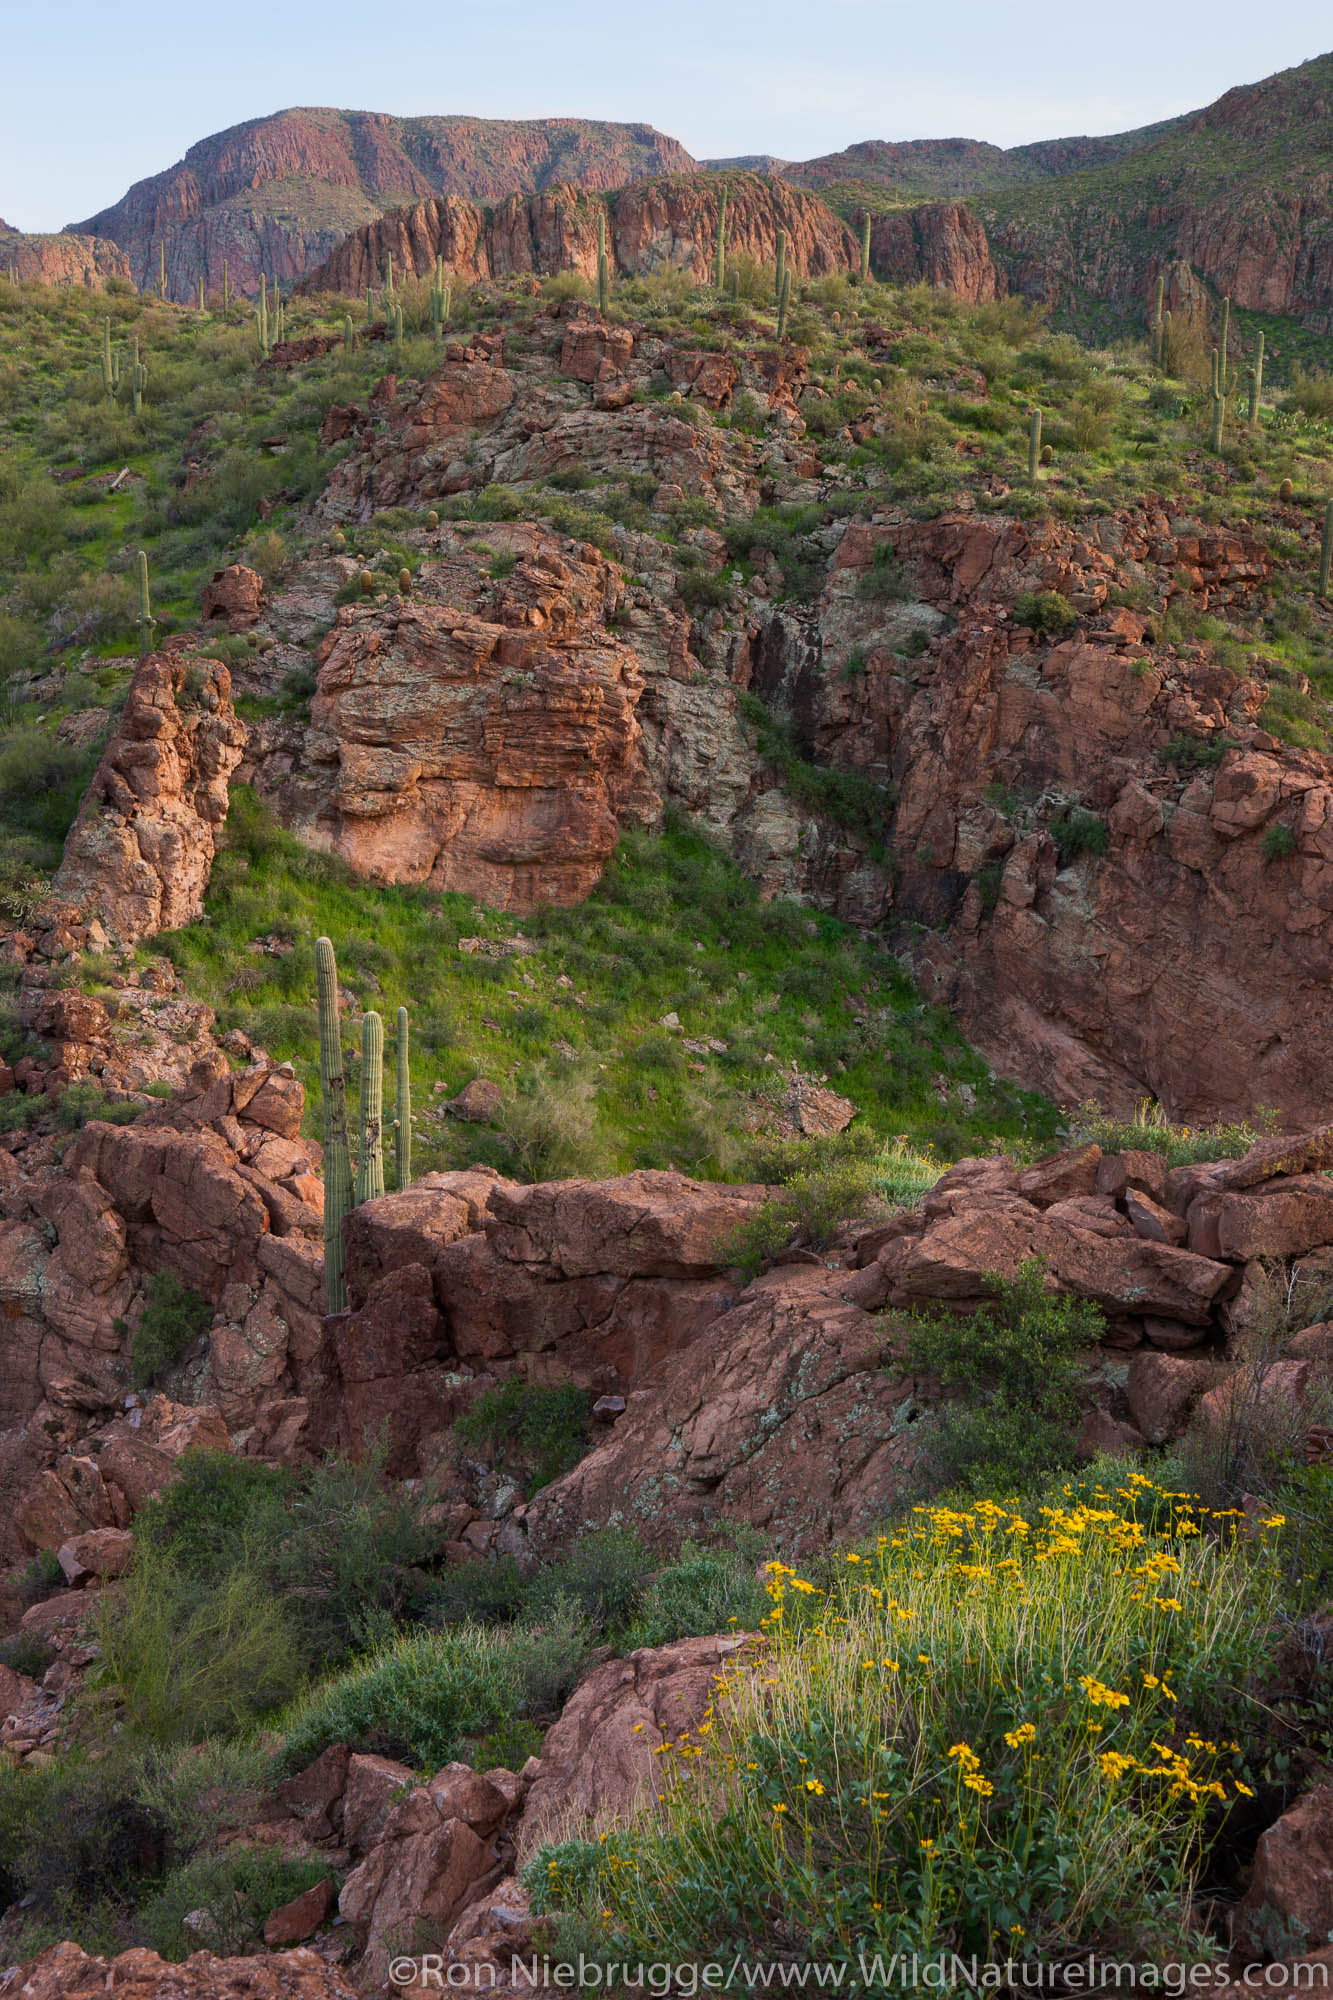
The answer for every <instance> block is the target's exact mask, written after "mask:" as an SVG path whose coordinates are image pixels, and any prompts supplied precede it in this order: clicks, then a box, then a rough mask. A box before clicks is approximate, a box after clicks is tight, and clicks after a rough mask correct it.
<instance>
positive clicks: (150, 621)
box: [135, 549, 157, 659]
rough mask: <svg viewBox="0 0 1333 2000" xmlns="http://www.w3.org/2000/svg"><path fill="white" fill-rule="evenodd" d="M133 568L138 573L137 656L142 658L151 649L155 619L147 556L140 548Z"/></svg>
mask: <svg viewBox="0 0 1333 2000" xmlns="http://www.w3.org/2000/svg"><path fill="white" fill-rule="evenodd" d="M135 568H136V570H137V571H138V575H139V657H140V659H144V658H146V657H147V655H148V654H149V653H151V652H152V650H153V627H154V626H155V625H156V624H157V620H156V618H154V616H153V600H152V598H151V597H150V595H149V592H148V557H147V555H146V554H145V553H144V551H143V550H142V549H140V551H139V555H138V559H137V561H136V563H135Z"/></svg>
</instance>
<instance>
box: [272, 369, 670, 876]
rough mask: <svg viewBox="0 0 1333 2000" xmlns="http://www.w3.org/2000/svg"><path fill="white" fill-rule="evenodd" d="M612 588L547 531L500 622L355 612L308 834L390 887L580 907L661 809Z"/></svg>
mask: <svg viewBox="0 0 1333 2000" xmlns="http://www.w3.org/2000/svg"><path fill="white" fill-rule="evenodd" d="M496 372H497V373H498V371H496ZM615 595H616V579H615V577H614V575H613V573H612V571H611V569H610V566H609V565H608V564H607V563H606V562H605V561H604V560H603V558H602V557H600V556H599V555H598V553H597V551H596V550H595V549H592V548H585V549H566V550H562V549H561V548H560V547H559V545H558V544H557V543H556V542H555V541H554V540H553V539H551V538H549V537H543V536H542V535H541V534H540V532H535V531H534V532H530V534H529V535H528V537H527V547H526V549H525V551H524V556H523V559H522V560H521V561H519V563H518V565H517V567H516V568H515V570H514V573H513V575H512V576H511V577H509V578H508V579H506V581H505V583H504V585H503V586H502V587H501V588H500V589H498V590H497V591H495V593H494V597H493V601H492V603H491V605H490V606H489V607H488V608H487V615H484V616H477V615H475V614H469V613H467V612H465V611H463V610H461V609H459V608H456V607H455V606H453V605H448V604H440V603H438V602H437V603H432V602H423V601H419V600H414V601H409V602H406V603H403V604H401V605H400V606H399V608H397V609H395V610H392V611H389V612H388V613H385V612H381V611H379V610H378V609H376V608H371V609H369V610H367V611H360V610H357V609H355V608H353V607H350V606H349V607H345V608H344V609H343V610H342V611H341V612H340V613H339V624H338V626H337V628H336V629H335V630H334V632H333V633H331V634H330V636H329V638H328V639H327V640H325V642H324V643H323V645H322V646H321V648H320V653H319V661H320V676H319V691H318V693H317V695H316V697H315V700H314V704H313V710H312V727H311V731H310V735H309V737H308V738H307V760H308V768H310V769H311V770H312V771H313V772H314V773H315V776H316V785H309V784H307V786H305V787H304V788H303V794H302V798H301V807H302V808H303V811H302V815H301V821H300V822H299V823H300V824H302V830H303V831H305V832H306V835H307V837H308V838H311V839H313V840H315V841H317V842H320V843H321V844H327V845H329V846H331V847H332V848H333V849H334V850H335V851H336V852H337V853H338V854H340V855H341V856H342V858H343V859H344V860H346V861H348V862H349V863H350V865H351V866H352V867H354V868H355V869H356V870H357V872H358V873H359V874H363V875H369V876H371V877H372V878H374V879H376V880H380V881H389V882H426V883H429V884H430V885H431V887H433V888H439V889H446V890H459V891H461V892H463V893H464V894H466V895H471V896H475V897H476V898H477V899H478V900H479V901H481V902H484V903H489V904H491V905H492V906H494V907H497V908H502V909H517V910H528V909H531V908H533V907H534V905H536V904H538V903H550V902H554V903H575V902H578V901H580V900H581V899H582V898H583V897H584V896H586V895H587V893H588V891H589V890H590V889H591V888H592V886H593V884H594V883H595V882H596V881H597V879H598V877H599V876H600V874H601V872H602V869H603V868H604V866H605V864H606V862H607V861H608V860H609V858H610V856H611V853H612V850H613V849H614V847H615V844H616V840H617V838H618V837H619V832H620V829H621V827H622V826H625V825H633V824H636V823H638V824H645V823H647V822H648V821H650V820H651V819H652V818H653V817H654V816H655V813H656V811H657V809H658V807H659V804H660V801H659V800H658V798H657V795H656V793H655V792H654V791H653V789H652V786H651V784H650V782H649V779H648V775H647V771H646V769H645V761H644V756H643V747H642V732H641V730H640V728H639V725H638V721H637V719H636V715H635V710H636V708H637V705H638V701H639V697H640V695H641V694H642V692H643V680H642V676H641V675H640V673H639V670H638V662H637V660H636V658H635V655H634V653H633V651H632V650H631V649H630V647H628V646H627V645H625V644H624V643H623V642H621V641H620V640H619V639H617V638H616V637H614V636H613V635H612V634H611V633H610V632H609V631H608V630H607V629H606V613H607V608H608V603H609V602H611V601H613V600H614V597H615Z"/></svg>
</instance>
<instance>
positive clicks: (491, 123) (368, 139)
mask: <svg viewBox="0 0 1333 2000" xmlns="http://www.w3.org/2000/svg"><path fill="white" fill-rule="evenodd" d="M693 164H694V162H693V160H692V159H691V158H690V155H689V154H688V153H687V152H686V151H685V149H684V148H683V147H682V146H680V145H678V144H677V142H676V141H675V140H674V139H668V138H666V137H665V136H664V135H663V134H662V133H660V132H655V131H654V130H653V128H652V127H651V126H650V125H615V124H609V123H605V122H601V121H598V120H596V119H581V118H541V119H530V120H526V121H525V120H509V119H498V118H394V117H389V116H385V115H383V114H381V113H377V112H369V111H336V110H328V109H301V110H290V111H279V112H275V113H274V114H273V115H272V116H271V117H267V118H256V119H251V120H249V121H247V123H245V124H243V125H236V126H233V127H232V128H231V129H230V130H229V131H226V132H218V133H214V134H213V135H212V136H211V137H209V138H207V139H201V140H200V141H199V143H198V144H197V145H194V146H191V148H190V150H189V152H188V153H187V154H186V155H185V158H184V159H183V160H181V161H179V162H178V163H177V165H176V166H174V167H170V168H168V169H167V171H166V172H165V173H161V174H156V175H154V176H153V177H152V178H151V179H149V180H144V181H138V182H136V183H135V185H134V186H133V187H132V188H131V189H130V190H129V192H128V194H126V195H125V196H124V197H123V198H122V200H120V201H119V202H117V203H116V204H115V205H114V206H113V207H111V208H107V209H103V210H102V212H101V213H100V214H98V215H95V216H93V217H91V218H90V219H89V220H88V221H87V222H86V223H81V224H77V225H75V226H76V227H77V228H80V229H82V230H85V231H86V232H88V234H89V235H90V236H93V237H96V238H99V239H109V242H108V243H107V248H106V254H108V255H118V256H119V263H120V265H121V266H123V267H124V268H125V269H126V270H127V271H128V273H129V274H130V275H131V276H132V277H133V278H134V280H135V282H136V283H137V284H139V285H140V286H152V285H155V284H156V282H157V275H158V260H159V255H160V252H161V250H162V249H163V248H164V247H165V251H166V269H167V290H168V295H169V296H170V297H171V298H174V299H177V300H183V301H188V300H192V299H193V298H194V296H195V294H196V292H197V290H198V284H199V280H200V278H202V279H203V280H204V282H205V285H206V286H207V288H208V290H209V291H210V292H211V291H219V290H220V289H221V286H222V261H223V258H224V257H225V258H226V259H227V261H228V279H229V282H230V285H231V288H232V290H233V291H234V292H243V293H244V292H249V293H253V292H257V291H258V289H259V273H260V271H261V270H262V271H264V272H265V273H266V274H267V276H268V277H269V278H270V280H271V279H273V278H274V277H276V278H278V279H279V280H282V281H286V280H288V279H292V278H299V277H300V276H302V274H303V273H304V272H306V271H308V270H310V268H311V267H312V265H315V264H317V263H318V262H319V260H320V259H321V258H322V257H326V256H327V255H328V253H329V252H330V250H332V249H333V248H334V246H335V245H336V244H337V243H338V242H339V240H340V239H341V238H342V237H343V236H344V235H345V234H346V233H347V231H348V230H353V229H355V228H356V227H357V226H358V224H360V223H363V222H366V221H369V220H370V219H371V218H372V217H374V216H375V215H377V214H378V213H379V212H380V211H382V210H383V209H385V208H389V207H392V206H393V205H395V204H398V203H402V202H404V201H407V202H412V201H417V200H420V199H422V198H423V197H426V196H430V195H445V196H454V197H458V198H461V199H463V200H469V201H479V202H494V201H499V200H503V198H504V197H505V196H506V195H510V194H515V193H528V192H532V191H535V190H537V189H539V188H544V187H546V186H547V185H549V184H550V183H551V182H554V181H561V182H571V183H574V184H575V185H578V186H582V187H590V188H614V187H622V186H624V184H625V183H626V182H628V181H632V180H635V179H637V178H639V177H640V176H642V175H645V174H663V173H679V172H682V171H687V170H688V169H689V168H691V167H692V166H693ZM56 240H57V241H60V240H62V239H56ZM113 245H116V246H119V252H118V253H117V252H116V251H114V250H113V249H112V246H113ZM379 277H380V274H379V273H377V274H376V283H378V282H379Z"/></svg>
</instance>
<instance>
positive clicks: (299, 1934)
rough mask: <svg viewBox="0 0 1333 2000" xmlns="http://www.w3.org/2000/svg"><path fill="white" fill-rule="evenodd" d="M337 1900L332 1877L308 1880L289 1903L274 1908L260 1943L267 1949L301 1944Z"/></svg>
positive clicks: (312, 1932)
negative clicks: (312, 1881) (308, 1886)
mask: <svg viewBox="0 0 1333 2000" xmlns="http://www.w3.org/2000/svg"><path fill="white" fill-rule="evenodd" d="M337 1900H338V1889H337V1885H336V1884H335V1883H334V1881H333V1880H332V1878H330V1879H329V1880H328V1881H325V1882H315V1883H312V1885H311V1886H310V1888H308V1889H307V1890H305V1891H304V1893H303V1894H301V1895H299V1896H293V1898H292V1900H291V1902H290V1903H282V1904H280V1905H279V1907H278V1908H277V1909H276V1910H274V1911H273V1912H272V1913H271V1915H270V1916H269V1918H268V1921H267V1922H266V1923H265V1925H264V1943H265V1944H266V1945H267V1946H268V1947H269V1949H270V1950H271V1951H275V1950H281V1949H282V1948H283V1947H284V1946H285V1945H292V1944H304V1943H305V1941H306V1939H307V1938H308V1937H313V1936H314V1934H315V1932H316V1931H317V1930H318V1929H319V1927H320V1925H321V1924H322V1923H323V1922H324V1921H325V1920H326V1918H327V1917H328V1915H329V1913H330V1911H331V1910H332V1909H333V1906H334V1904H335V1903H336V1902H337Z"/></svg>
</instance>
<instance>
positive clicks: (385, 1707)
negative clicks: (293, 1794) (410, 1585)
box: [281, 1608, 589, 1771]
mask: <svg viewBox="0 0 1333 2000" xmlns="http://www.w3.org/2000/svg"><path fill="white" fill-rule="evenodd" d="M588 1644H589V1635H588V1633H587V1630H586V1628H585V1626H584V1625H583V1624H582V1622H581V1621H580V1620H579V1619H578V1617H577V1616H576V1615H575V1614H574V1613H573V1612H572V1611H571V1610H569V1609H567V1608H561V1609H560V1610H558V1611H556V1612H554V1613H553V1614H552V1615H551V1617H550V1618H549V1619H548V1620H547V1621H546V1622H545V1624H544V1625H543V1626H541V1627H534V1628H531V1629H527V1628H523V1627H508V1628H505V1629H504V1630H500V1631H490V1632H488V1631H483V1630H482V1629H481V1628H480V1627H477V1626H468V1625H465V1626H462V1627H459V1628H458V1629H456V1630H454V1631H451V1632H447V1633H438V1634H437V1633H428V1634H421V1633H415V1634H412V1635H410V1636H406V1637H400V1638H397V1639H394V1640H392V1641H391V1642H390V1643H388V1644H387V1645H384V1646H382V1647H381V1648H380V1649H379V1650H378V1651H377V1652H375V1653H373V1654H371V1655H370V1656H369V1657H368V1658H367V1659H365V1660H363V1661H361V1662H359V1663H358V1664H357V1665H356V1666H355V1667H352V1668H349V1669H348V1671H347V1672H346V1673H344V1674H341V1675H339V1676H338V1678H337V1679H336V1680H333V1681H329V1682H326V1683H325V1685H324V1686H323V1687H321V1688H317V1689H315V1690H314V1691H313V1692H312V1693H311V1694H309V1695H307V1696H305V1697H304V1699H303V1700H301V1701H300V1702H299V1703H297V1704H296V1705H295V1706H294V1707H293V1708H292V1709H291V1710H289V1712H288V1714H287V1715H286V1716H285V1718H283V1722H282V1725H281V1726H282V1733H283V1751H282V1760H283V1764H284V1766H285V1768H286V1769H288V1770H293V1771H299V1770H301V1769H303V1768H304V1766H305V1765H307V1764H309V1763H310V1762H311V1761H312V1760H313V1759H314V1758H316V1757H317V1756H318V1755H319V1753H320V1751H321V1750H323V1749H325V1748H327V1746H328V1745H329V1744H330V1743H349V1744H351V1745H352V1746H353V1748H355V1749H359V1750H368V1751H377V1752H380V1753H381V1754H386V1755H390V1756H399V1757H403V1758H405V1759H406V1760H407V1761H408V1762H410V1763H412V1764H415V1765H419V1766H420V1767H422V1768H423V1769H425V1770H430V1771H438V1770H439V1768H440V1766H441V1765H442V1764H447V1763H449V1762H450V1760H451V1759H454V1758H460V1757H465V1756H466V1754H467V1747H468V1738H469V1737H471V1736H477V1735H481V1734H483V1733H484V1732H486V1731H488V1730H494V1729H496V1728H499V1727H500V1726H501V1725H503V1724H505V1723H510V1722H513V1721H515V1720H516V1719H519V1718H523V1717H532V1716H536V1715H543V1714H545V1713H547V1712H548V1711H549V1709H550V1708H551V1706H552V1705H553V1704H554V1703H558V1702H559V1701H560V1700H561V1698H562V1697H563V1695H564V1694H565V1693H567V1692H568V1691H569V1689H570V1688H571V1687H572V1686H573V1684H574V1681H575V1680H576V1679H577V1677H578V1673H579V1669H580V1668H581V1666H582V1664H583V1661H584V1659H585V1658H586V1655H587V1650H588Z"/></svg>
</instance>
